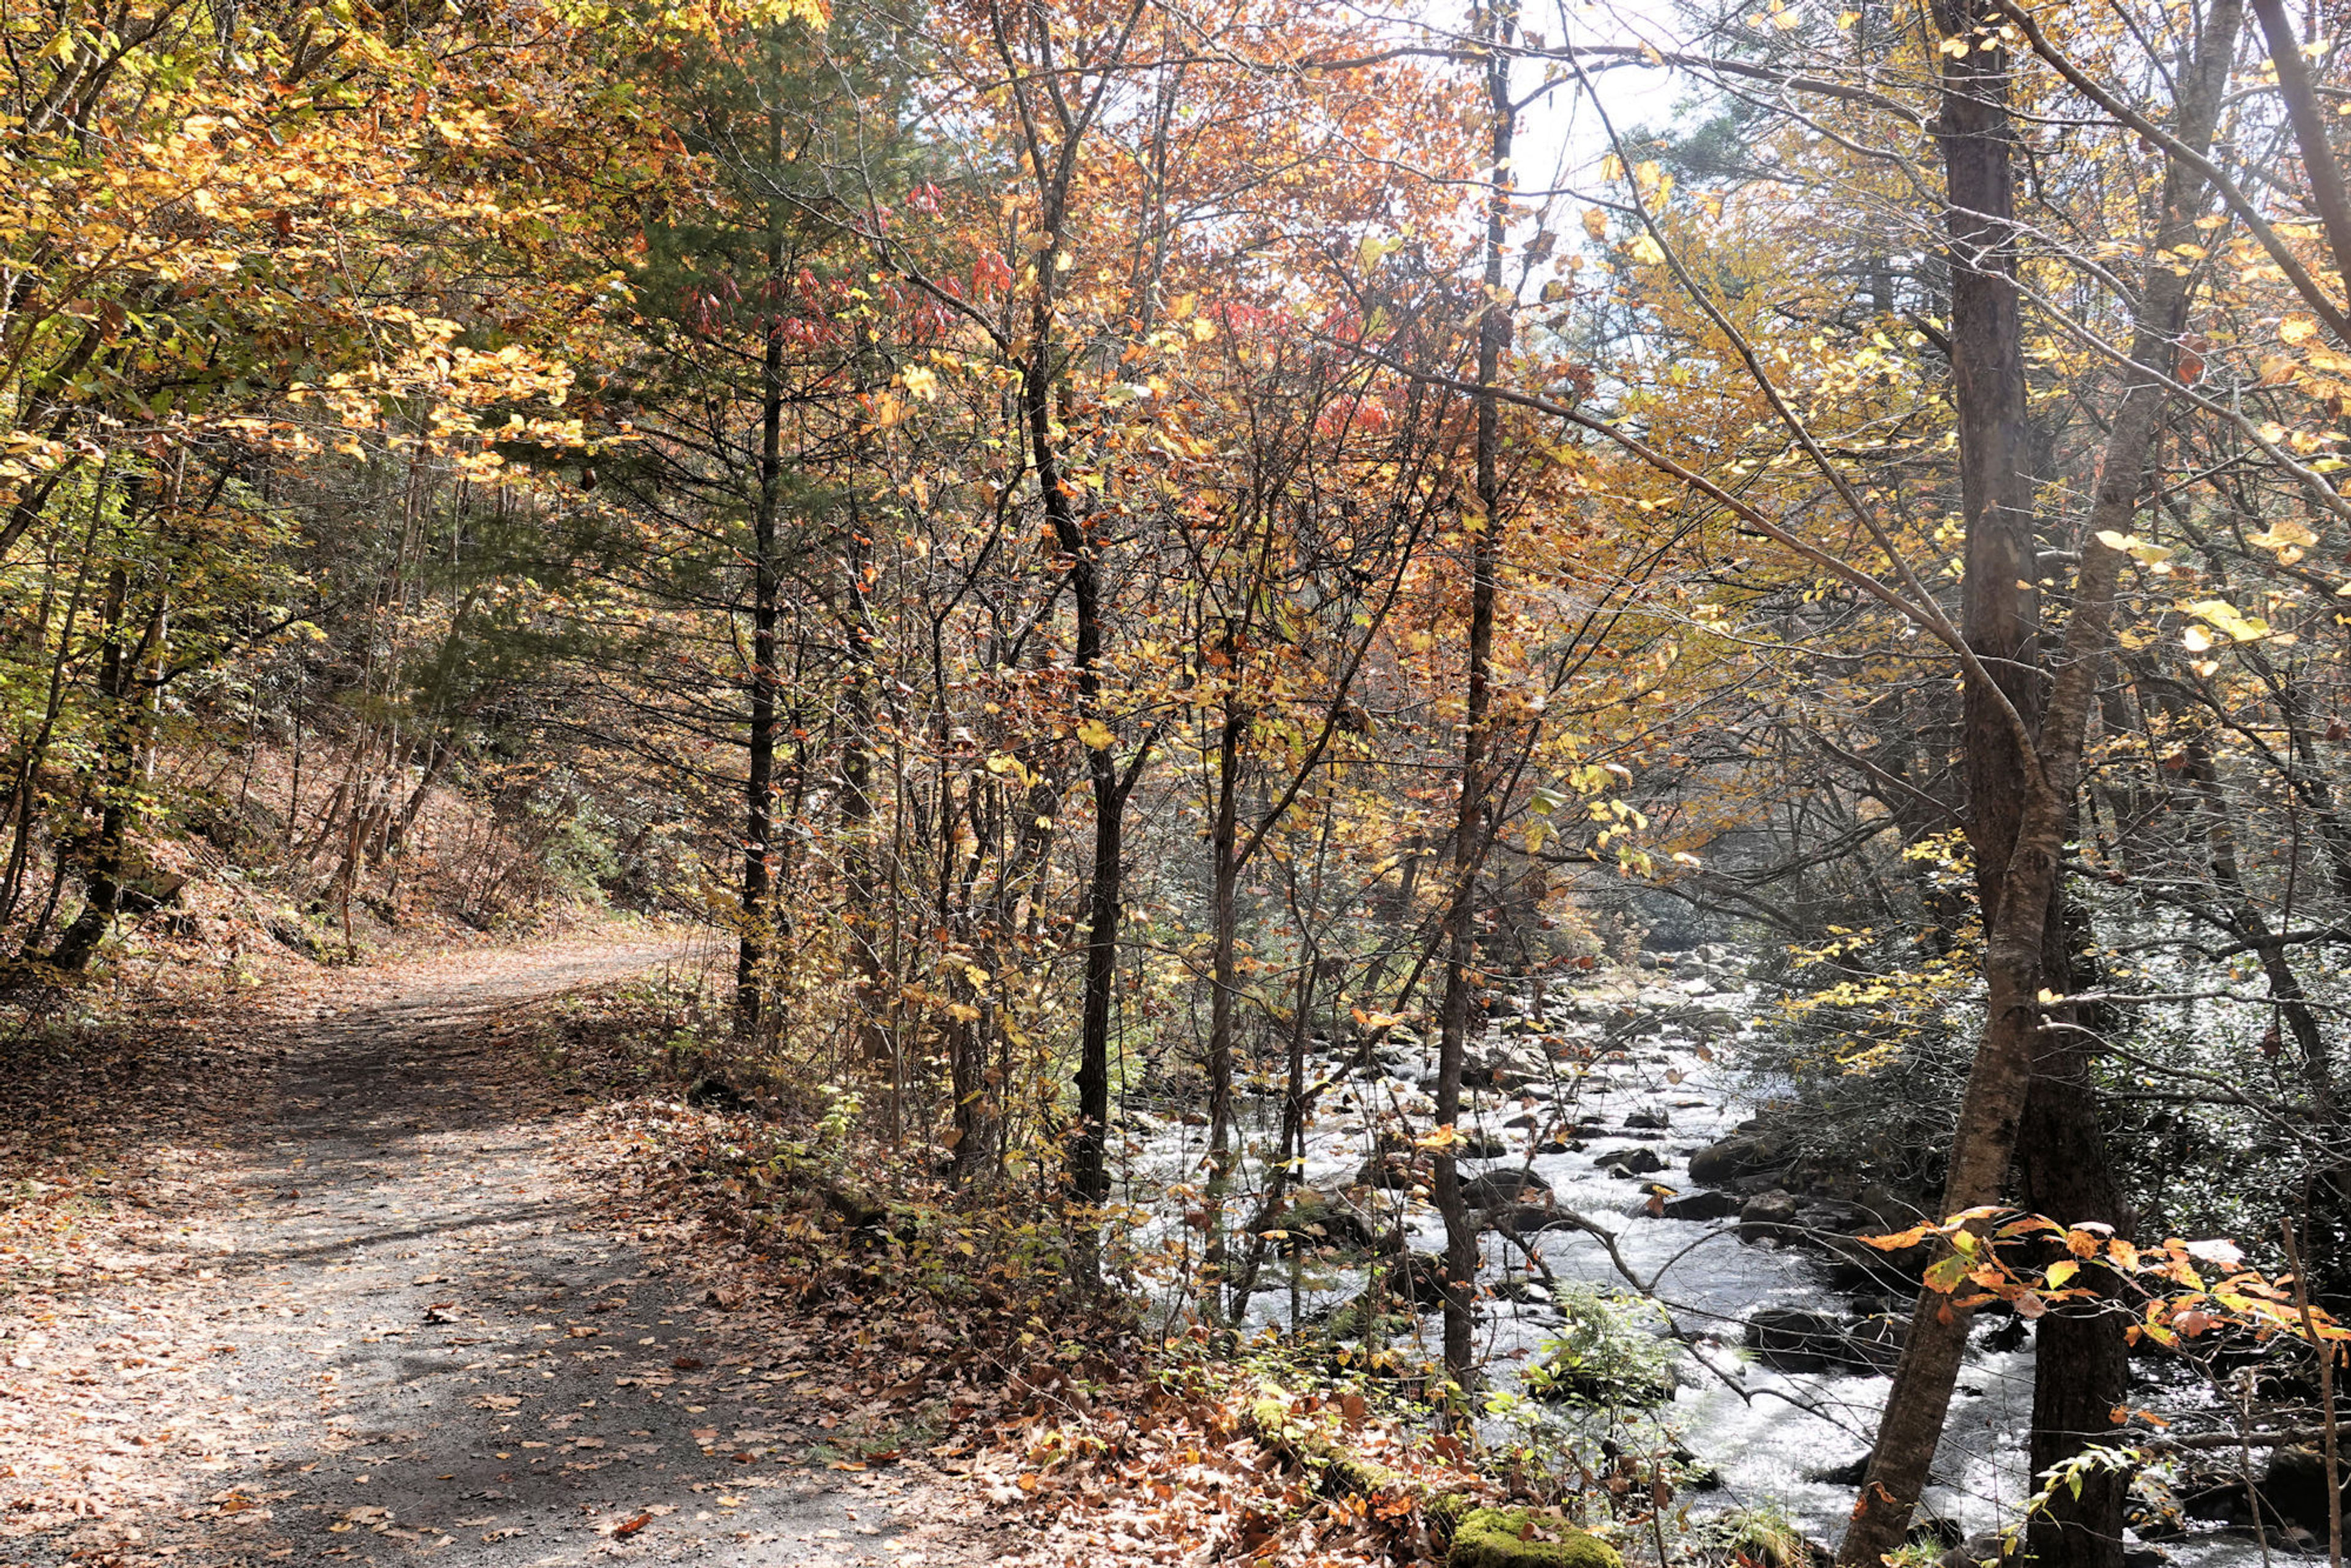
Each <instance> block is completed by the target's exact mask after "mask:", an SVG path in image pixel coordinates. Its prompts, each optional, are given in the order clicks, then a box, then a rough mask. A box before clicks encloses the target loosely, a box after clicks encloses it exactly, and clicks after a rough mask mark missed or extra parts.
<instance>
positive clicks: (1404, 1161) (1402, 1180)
mask: <svg viewBox="0 0 2351 1568" xmlns="http://www.w3.org/2000/svg"><path fill="white" fill-rule="evenodd" d="M1427 1180H1428V1167H1427V1166H1426V1163H1425V1162H1423V1161H1422V1160H1421V1159H1420V1158H1419V1157H1418V1156H1417V1155H1405V1154H1396V1153H1390V1152H1383V1153H1380V1154H1376V1155H1373V1156H1372V1157H1371V1158H1370V1159H1367V1160H1365V1161H1364V1165H1363V1168H1362V1169H1361V1170H1358V1171H1357V1172H1356V1173H1355V1181H1354V1185H1355V1186H1368V1187H1376V1188H1377V1189H1379V1190H1380V1191H1382V1192H1402V1191H1404V1190H1405V1188H1406V1187H1409V1186H1413V1185H1414V1184H1415V1183H1416V1182H1426V1181H1427Z"/></svg>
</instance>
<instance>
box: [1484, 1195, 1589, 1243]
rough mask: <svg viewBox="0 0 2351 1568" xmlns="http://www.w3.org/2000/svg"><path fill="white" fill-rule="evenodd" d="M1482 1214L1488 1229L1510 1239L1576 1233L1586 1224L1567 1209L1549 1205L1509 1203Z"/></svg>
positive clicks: (1486, 1210) (1489, 1209) (1485, 1210)
mask: <svg viewBox="0 0 2351 1568" xmlns="http://www.w3.org/2000/svg"><path fill="white" fill-rule="evenodd" d="M1478 1214H1479V1219H1480V1220H1481V1221H1482V1222H1483V1223H1484V1225H1485V1227H1486V1228H1487V1229H1489V1230H1499V1231H1501V1232H1503V1233H1504V1234H1505V1235H1510V1236H1532V1235H1533V1234H1535V1233H1536V1232H1537V1231H1539V1230H1574V1229H1578V1228H1582V1226H1583V1221H1582V1220H1580V1219H1578V1218H1576V1217H1575V1216H1574V1215H1573V1214H1571V1213H1569V1212H1568V1211H1567V1210H1566V1209H1564V1208H1558V1207H1553V1206H1552V1205H1551V1204H1548V1203H1512V1204H1505V1205H1503V1206H1502V1207H1499V1208H1481V1209H1479V1211H1478Z"/></svg>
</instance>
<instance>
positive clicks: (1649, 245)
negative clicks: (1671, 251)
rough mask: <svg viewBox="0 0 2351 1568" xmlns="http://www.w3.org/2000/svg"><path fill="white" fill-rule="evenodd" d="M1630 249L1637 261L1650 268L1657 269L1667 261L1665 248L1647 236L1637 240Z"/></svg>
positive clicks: (1639, 237)
mask: <svg viewBox="0 0 2351 1568" xmlns="http://www.w3.org/2000/svg"><path fill="white" fill-rule="evenodd" d="M1630 248H1631V249H1632V252H1633V259H1634V260H1635V261H1637V262H1642V263H1645V264H1646V265H1647V266H1650V267H1655V266H1656V265H1657V264H1658V263H1659V262H1661V261H1663V260H1665V259H1666V253H1665V249H1664V247H1663V246H1659V245H1658V244H1657V242H1656V240H1655V239H1652V238H1651V237H1650V236H1649V235H1639V236H1637V237H1636V238H1635V240H1634V241H1633V244H1632V246H1631V247H1630Z"/></svg>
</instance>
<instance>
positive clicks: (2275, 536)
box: [2245, 517, 2318, 549]
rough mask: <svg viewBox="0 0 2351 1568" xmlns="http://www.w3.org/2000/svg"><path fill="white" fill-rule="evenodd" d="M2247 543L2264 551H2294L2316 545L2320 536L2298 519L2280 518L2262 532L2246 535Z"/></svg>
mask: <svg viewBox="0 0 2351 1568" xmlns="http://www.w3.org/2000/svg"><path fill="white" fill-rule="evenodd" d="M2245 542H2246V543H2247V544H2249V545H2254V546H2258V547H2259V548H2261V549H2294V548H2296V547H2297V546H2299V547H2303V548H2307V547H2309V546H2311V545H2314V544H2316V543H2317V542H2318V536H2317V535H2316V534H2314V533H2313V532H2312V531H2311V529H2310V525H2309V524H2307V523H2304V522H2303V521H2302V520H2301V519H2300V518H2298V517H2280V518H2279V519H2278V520H2277V521H2276V522H2273V523H2272V524H2271V525H2270V526H2269V527H2268V528H2266V529H2264V530H2263V531H2262V532H2261V533H2258V534H2248V535H2246V536H2245Z"/></svg>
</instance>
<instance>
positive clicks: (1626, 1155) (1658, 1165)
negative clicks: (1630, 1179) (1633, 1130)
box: [1592, 1145, 1666, 1176]
mask: <svg viewBox="0 0 2351 1568" xmlns="http://www.w3.org/2000/svg"><path fill="white" fill-rule="evenodd" d="M1592 1163H1593V1165H1595V1166H1599V1167H1600V1168H1601V1169H1602V1170H1604V1171H1606V1172H1608V1173H1609V1174H1610V1175H1612V1176H1654V1175H1655V1174H1656V1173H1657V1172H1658V1171H1661V1170H1663V1169H1665V1168H1666V1162H1665V1161H1664V1159H1662V1158H1661V1157H1660V1156H1659V1155H1658V1154H1657V1151H1656V1150H1655V1149H1645V1148H1641V1147H1638V1146H1637V1145H1636V1146H1635V1147H1633V1148H1627V1149H1608V1150H1605V1151H1604V1152H1603V1153H1600V1154H1597V1155H1593V1156H1592Z"/></svg>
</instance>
